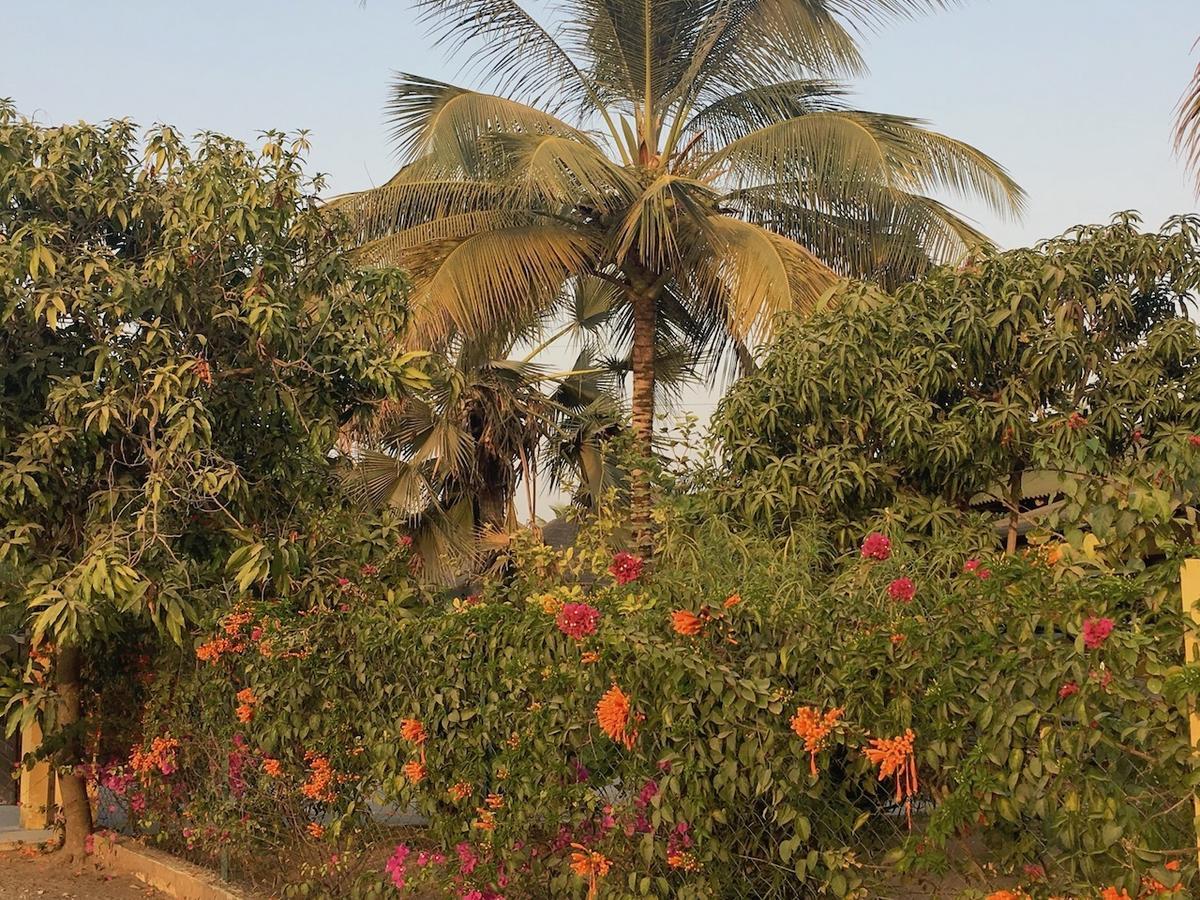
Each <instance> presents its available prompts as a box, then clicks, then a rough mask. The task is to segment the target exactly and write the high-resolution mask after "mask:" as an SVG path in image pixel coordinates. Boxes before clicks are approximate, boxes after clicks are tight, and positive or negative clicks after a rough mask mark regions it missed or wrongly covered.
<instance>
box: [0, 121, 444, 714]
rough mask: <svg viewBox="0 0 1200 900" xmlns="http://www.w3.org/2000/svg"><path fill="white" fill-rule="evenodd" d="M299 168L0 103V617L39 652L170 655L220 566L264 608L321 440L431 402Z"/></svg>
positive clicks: (214, 587) (320, 480) (389, 278)
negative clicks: (369, 416)
mask: <svg viewBox="0 0 1200 900" xmlns="http://www.w3.org/2000/svg"><path fill="white" fill-rule="evenodd" d="M305 149H306V144H305V142H304V140H303V139H302V138H301V139H297V140H295V141H292V142H290V143H289V142H287V141H286V140H285V138H284V137H283V136H282V135H278V134H270V135H267V137H266V142H265V145H264V146H263V148H262V150H261V151H260V152H257V153H255V152H251V151H249V150H247V149H246V148H245V147H244V146H243V145H241V144H239V143H238V142H236V141H233V140H230V139H228V138H224V137H221V136H218V135H203V136H201V137H200V138H199V139H198V142H197V144H196V146H195V147H190V146H189V145H188V144H187V143H186V142H185V141H183V140H182V139H181V137H180V136H179V135H178V134H177V133H176V132H174V131H173V130H171V129H169V128H161V127H160V128H156V129H154V130H152V131H151V132H150V133H149V134H148V135H147V137H146V139H145V141H144V143H143V142H141V141H139V139H138V136H137V134H136V131H135V129H134V127H133V126H132V125H131V124H129V123H128V122H111V123H108V124H105V125H103V126H91V125H83V124H81V125H72V126H63V127H53V128H51V127H43V126H39V125H37V124H35V123H32V122H29V121H27V120H24V119H21V118H19V117H18V116H17V114H16V113H15V111H14V110H13V108H12V107H11V105H9V104H7V103H2V104H0V391H2V397H3V402H2V403H0V598H2V605H3V607H4V610H5V616H9V615H11V616H13V618H14V619H16V623H17V624H18V626H19V627H20V628H21V629H22V630H27V631H28V632H29V634H30V636H31V638H32V642H33V644H34V645H37V644H39V643H41V642H43V641H45V642H47V643H49V644H52V645H55V646H70V645H86V644H87V643H88V642H90V641H99V640H106V639H108V638H110V637H112V636H114V635H115V634H117V633H118V632H120V631H121V630H122V629H125V628H132V627H136V626H137V625H138V623H139V622H140V623H142V624H144V625H145V626H147V627H152V628H154V629H156V630H157V631H158V632H160V633H161V634H162V635H164V636H166V637H169V638H170V639H171V640H174V641H183V640H184V639H185V635H186V631H187V625H188V621H189V619H191V618H192V617H193V615H194V614H195V613H196V611H197V606H198V605H203V604H204V603H207V602H212V601H214V600H216V599H217V598H221V597H223V592H224V589H225V587H226V585H225V577H226V571H225V570H226V565H227V562H231V563H232V564H233V565H232V567H231V568H232V571H231V572H230V574H231V575H232V576H233V578H232V579H231V582H230V583H229V585H228V588H229V591H230V595H231V596H233V597H237V596H240V595H242V594H244V593H247V592H251V591H258V590H260V589H262V588H263V586H265V585H266V584H267V583H268V582H269V581H271V580H272V579H273V580H274V581H275V583H276V589H279V587H278V586H279V584H280V583H282V582H286V577H287V571H288V567H289V563H288V558H289V557H288V553H289V550H288V546H289V545H288V541H287V534H288V532H289V531H290V530H291V529H292V528H293V527H294V526H293V523H295V522H302V521H304V520H305V519H306V518H307V517H309V516H312V515H313V514H314V511H317V510H319V509H320V508H321V507H322V506H324V505H327V504H329V503H331V502H333V501H332V499H331V498H332V494H331V492H330V489H329V460H328V456H329V453H330V451H331V449H332V448H333V447H334V445H335V443H336V441H337V439H338V436H339V432H340V429H342V428H343V427H344V426H345V425H347V424H348V423H350V422H352V421H353V420H354V419H355V417H357V416H359V415H361V414H362V413H363V412H364V411H366V410H368V409H370V408H371V407H372V405H373V404H376V403H378V402H379V401H381V400H383V399H385V398H388V397H398V396H401V395H402V394H403V393H405V392H406V391H408V390H409V389H412V388H414V387H418V386H421V385H423V384H425V383H426V379H425V376H424V375H423V373H422V371H421V369H420V368H419V362H420V357H421V356H422V354H417V353H405V352H403V351H402V350H400V349H397V345H396V341H395V338H396V336H397V334H399V333H400V332H401V331H402V329H403V328H404V327H405V322H406V308H405V302H404V297H405V293H404V282H403V280H402V279H401V277H400V276H399V274H398V273H396V272H394V271H390V270H375V271H372V272H362V271H360V270H359V269H357V268H356V267H355V266H354V265H353V264H352V263H351V262H350V260H349V259H348V257H347V256H346V255H345V254H344V253H343V252H342V250H341V249H340V244H339V241H340V237H341V235H340V234H339V233H338V231H337V230H336V229H334V228H331V226H330V224H329V223H328V221H327V220H326V219H325V217H324V216H322V215H321V214H320V212H319V210H318V209H317V206H316V197H315V191H316V190H317V188H318V187H319V185H317V184H314V183H311V182H309V181H308V180H307V179H306V178H305V176H304V174H303V172H302V162H303V154H304V151H305ZM231 555H232V558H231ZM251 562H253V563H254V565H253V566H250V565H249V563H251ZM243 563H244V564H245V565H243ZM220 602H223V603H227V602H228V601H227V600H224V599H221V600H220ZM14 674H15V673H14ZM5 694H6V695H8V696H9V697H10V698H13V699H14V700H19V699H22V698H23V699H26V700H31V699H37V697H36V692H35V693H34V694H29V693H24V694H23V693H21V688H20V686H19V679H17V680H14V681H12V682H11V683H10V684H9V687H8V688H6V690H5ZM10 706H12V708H14V709H15V708H16V706H15V705H13V704H10ZM33 712H34V704H32V703H28V704H26V705H25V706H24V713H23V715H26V716H28V715H32V714H33ZM11 724H12V725H13V726H15V720H14V721H13V722H12V723H11Z"/></svg>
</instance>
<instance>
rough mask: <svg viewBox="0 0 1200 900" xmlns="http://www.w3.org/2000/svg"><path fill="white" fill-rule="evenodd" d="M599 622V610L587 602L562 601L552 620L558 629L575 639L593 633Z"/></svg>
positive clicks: (580, 638)
mask: <svg viewBox="0 0 1200 900" xmlns="http://www.w3.org/2000/svg"><path fill="white" fill-rule="evenodd" d="M599 622H600V610H598V609H596V607H594V606H591V605H589V604H587V603H564V604H563V607H562V609H560V610H559V611H558V616H557V617H556V618H555V620H554V624H555V625H557V626H558V630H559V631H561V632H562V633H563V634H566V635H569V636H571V637H573V638H575V640H577V641H581V640H583V639H584V638H585V637H587V636H588V635H592V634H595V633H596V626H597V625H598V624H599Z"/></svg>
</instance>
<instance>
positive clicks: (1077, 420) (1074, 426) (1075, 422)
mask: <svg viewBox="0 0 1200 900" xmlns="http://www.w3.org/2000/svg"><path fill="white" fill-rule="evenodd" d="M1086 425H1087V418H1086V417H1084V416H1083V415H1081V414H1080V413H1077V412H1073V413H1071V415H1069V416H1068V417H1067V427H1068V428H1070V429H1071V430H1072V431H1078V430H1079V429H1080V428H1083V427H1085V426H1086Z"/></svg>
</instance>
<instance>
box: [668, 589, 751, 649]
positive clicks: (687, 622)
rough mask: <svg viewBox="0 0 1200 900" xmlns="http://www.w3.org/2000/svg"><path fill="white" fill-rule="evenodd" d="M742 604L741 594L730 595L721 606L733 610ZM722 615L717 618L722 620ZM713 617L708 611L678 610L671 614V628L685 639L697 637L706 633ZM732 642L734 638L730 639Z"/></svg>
mask: <svg viewBox="0 0 1200 900" xmlns="http://www.w3.org/2000/svg"><path fill="white" fill-rule="evenodd" d="M741 602H742V597H741V595H740V594H730V595H729V596H728V597H726V598H725V602H724V603H722V604H721V607H722V609H732V608H733V607H735V606H737V605H738V604H739V603H741ZM720 615H721V614H720V613H718V614H717V618H720ZM712 619H713V616H712V615H711V614H710V613H709V612H708V611H707V610H701V611H700V612H699V613H694V612H691V611H689V610H686V609H677V610H675V611H674V612H672V613H671V627H672V628H673V629H674V630H675V633H676V634H681V635H683V636H684V637H696V636H698V635H700V634H702V633H703V632H704V627H705V626H706V625H707V624H708V623H709V622H710V621H712ZM730 640H731V641H732V638H731V639H730Z"/></svg>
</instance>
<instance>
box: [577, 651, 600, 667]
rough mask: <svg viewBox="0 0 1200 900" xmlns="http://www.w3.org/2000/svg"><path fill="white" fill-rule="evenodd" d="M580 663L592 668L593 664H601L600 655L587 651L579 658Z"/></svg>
mask: <svg viewBox="0 0 1200 900" xmlns="http://www.w3.org/2000/svg"><path fill="white" fill-rule="evenodd" d="M579 661H580V662H581V663H583V664H584V665H585V666H590V665H591V664H592V663H598V662H600V654H599V653H597V652H596V651H595V650H585V651H584V652H583V654H582V655H581V656H580V657H579Z"/></svg>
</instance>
